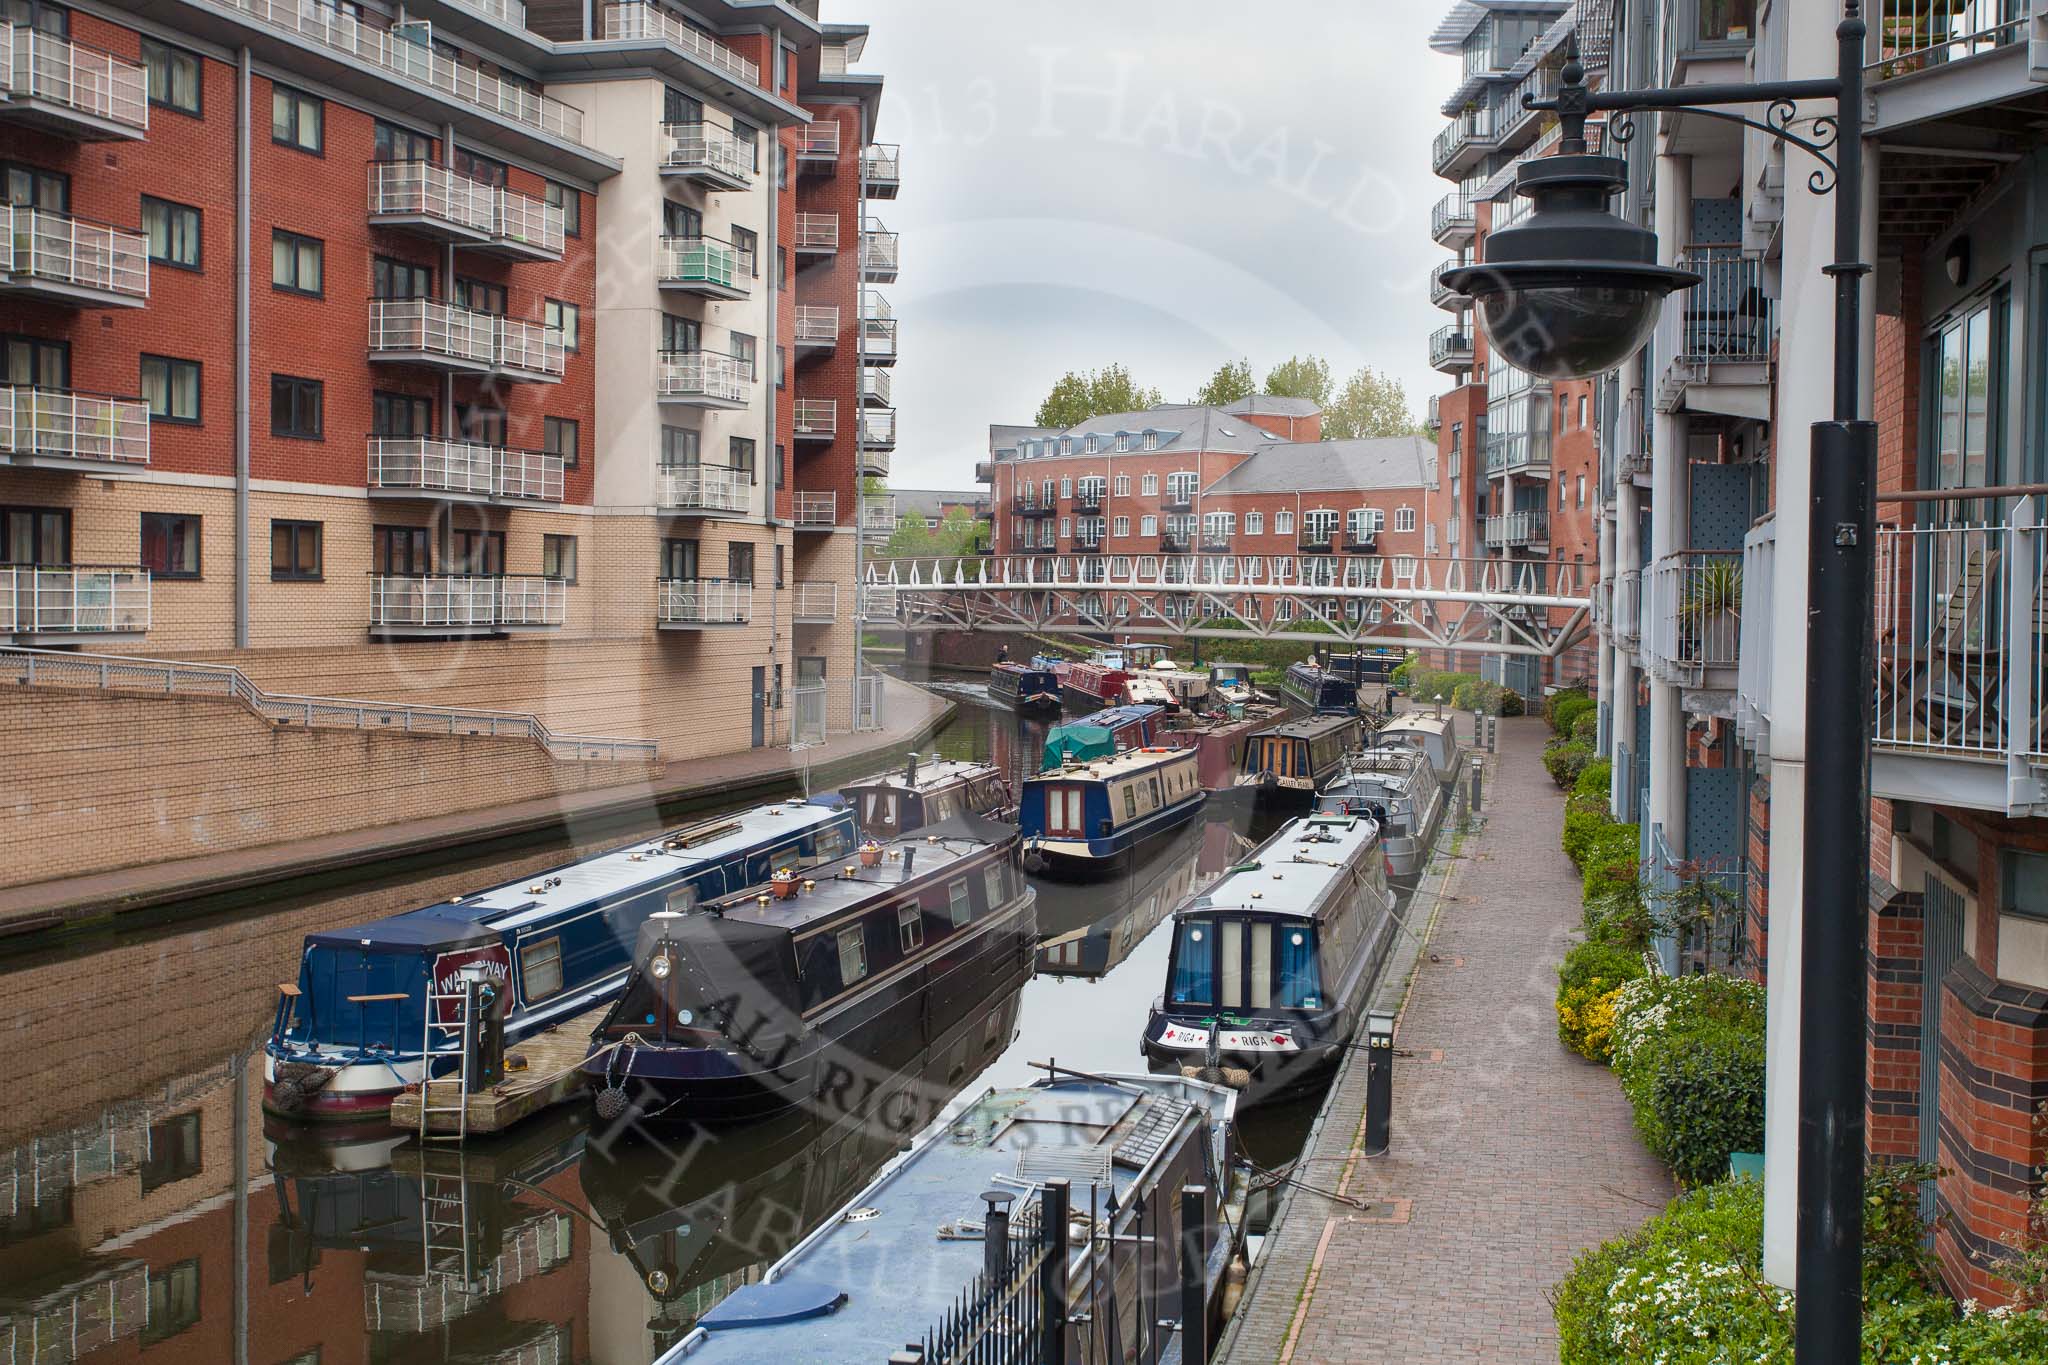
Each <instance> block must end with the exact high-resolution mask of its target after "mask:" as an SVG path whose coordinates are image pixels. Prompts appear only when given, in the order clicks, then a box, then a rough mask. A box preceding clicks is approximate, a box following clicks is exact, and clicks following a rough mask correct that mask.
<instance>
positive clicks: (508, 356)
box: [492, 318, 569, 379]
mask: <svg viewBox="0 0 2048 1365" xmlns="http://www.w3.org/2000/svg"><path fill="white" fill-rule="evenodd" d="M497 322H498V336H497V347H496V353H495V355H494V356H493V358H492V367H493V368H494V369H496V370H499V371H500V372H503V371H507V370H514V371H520V372H523V373H526V374H538V375H548V376H551V377H553V378H556V379H559V378H561V377H562V375H563V374H565V373H566V372H567V371H568V368H569V344H568V341H567V339H566V338H565V337H563V335H562V329H561V328H559V327H549V326H547V325H546V324H545V323H539V322H527V321H524V320H522V319H520V318H499V319H498V320H497Z"/></svg>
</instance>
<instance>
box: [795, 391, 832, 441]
mask: <svg viewBox="0 0 2048 1365" xmlns="http://www.w3.org/2000/svg"><path fill="white" fill-rule="evenodd" d="M792 406H793V411H794V418H793V421H794V430H795V432H796V434H797V435H799V436H835V435H837V434H838V432H839V400H838V399H836V398H799V399H797V400H796V402H795V404H793V405H792Z"/></svg>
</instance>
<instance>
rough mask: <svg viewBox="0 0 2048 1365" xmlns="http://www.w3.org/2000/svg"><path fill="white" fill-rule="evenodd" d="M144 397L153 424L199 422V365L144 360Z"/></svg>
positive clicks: (166, 358)
mask: <svg viewBox="0 0 2048 1365" xmlns="http://www.w3.org/2000/svg"><path fill="white" fill-rule="evenodd" d="M142 397H143V399H144V400H145V401H146V402H147V403H148V404H149V415H150V418H151V420H153V421H158V422H193V423H196V422H198V420H199V362H198V361H196V360H173V359H172V358H171V357H169V356H162V355H145V356H143V357H142Z"/></svg>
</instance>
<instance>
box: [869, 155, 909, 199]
mask: <svg viewBox="0 0 2048 1365" xmlns="http://www.w3.org/2000/svg"><path fill="white" fill-rule="evenodd" d="M860 177H861V180H862V181H863V182H864V183H865V186H866V192H867V197H868V198H870V199H894V198H895V197H896V192H897V191H898V190H900V189H901V188H902V187H903V149H902V148H901V147H899V146H897V145H896V144H895V143H893V142H877V143H873V144H871V145H869V146H867V147H864V148H862V149H861V154H860Z"/></svg>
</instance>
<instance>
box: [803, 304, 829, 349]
mask: <svg viewBox="0 0 2048 1365" xmlns="http://www.w3.org/2000/svg"><path fill="white" fill-rule="evenodd" d="M796 339H797V341H798V342H799V343H805V342H808V343H810V344H812V345H821V344H822V345H827V346H830V345H836V344H837V343H838V341H839V306H838V305H837V304H820V303H800V304H798V305H797V306H796Z"/></svg>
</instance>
